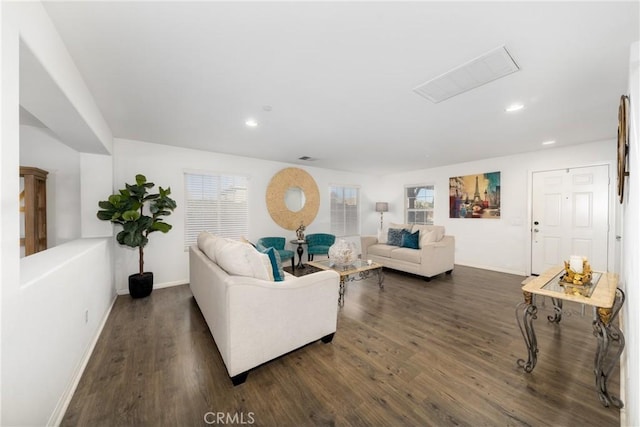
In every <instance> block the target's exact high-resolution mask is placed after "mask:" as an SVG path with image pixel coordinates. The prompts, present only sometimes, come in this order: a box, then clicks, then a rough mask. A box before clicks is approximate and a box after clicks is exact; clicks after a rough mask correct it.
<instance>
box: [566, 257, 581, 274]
mask: <svg viewBox="0 0 640 427" xmlns="http://www.w3.org/2000/svg"><path fill="white" fill-rule="evenodd" d="M582 266H583V259H582V257H581V256H578V255H571V258H569V268H570V269H572V270H573V271H575V272H576V273H580V274H582Z"/></svg>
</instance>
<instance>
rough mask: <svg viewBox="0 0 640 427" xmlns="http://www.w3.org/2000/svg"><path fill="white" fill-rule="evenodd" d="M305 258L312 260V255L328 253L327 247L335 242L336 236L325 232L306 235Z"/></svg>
mask: <svg viewBox="0 0 640 427" xmlns="http://www.w3.org/2000/svg"><path fill="white" fill-rule="evenodd" d="M306 240H307V258H308V260H309V261H313V256H314V255H329V247H331V245H333V244H334V243H335V242H336V236H334V235H333V234H327V233H316V234H309V235H307V239H306Z"/></svg>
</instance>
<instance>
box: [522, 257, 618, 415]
mask: <svg viewBox="0 0 640 427" xmlns="http://www.w3.org/2000/svg"><path fill="white" fill-rule="evenodd" d="M563 274H564V268H563V267H562V266H557V267H552V268H550V269H549V270H547V271H545V272H544V273H542V274H541V275H540V276H538V277H535V278H534V279H532V280H531V281H529V282H528V283H526V284H525V285H524V286H523V287H522V292H523V294H524V302H522V303H520V304H518V306H517V307H516V320H517V321H518V326H519V327H520V332H522V337H523V338H524V342H525V344H526V346H527V351H528V358H527V360H526V361H525V360H524V359H518V361H517V363H518V366H519V367H521V368H523V369H524V370H525V372H532V371H533V368H535V366H536V362H537V359H538V343H537V340H536V333H535V330H534V329H533V320H534V319H536V318H537V313H538V308H537V307H536V295H542V296H547V297H550V298H551V301H552V302H553V308H554V313H553V315H551V316H547V320H548V321H549V322H554V323H559V322H560V321H561V320H562V302H563V301H573V302H578V303H581V304H586V305H590V306H592V307H593V334H594V335H595V336H596V338H597V340H598V346H597V349H596V355H595V360H594V365H595V366H594V374H595V380H596V389H597V392H598V397H599V398H600V402H602V404H603V405H604V406H607V407H608V406H609V405H613V406H615V407H616V408H622V407H623V402H622V401H621V400H620V399H619V398H617V397H615V396H613V395H611V394H610V393H609V391H608V390H607V379H608V377H609V375H610V374H611V371H612V370H613V368H614V367H615V365H616V363H617V362H618V359H619V358H620V355H621V354H622V350H623V349H624V335H623V334H622V331H620V328H618V326H617V325H616V318H617V316H618V313H619V311H620V308H621V307H622V305H623V304H624V299H625V295H624V292H622V290H621V289H618V276H617V275H615V274H613V273H599V272H594V274H593V279H592V283H591V284H590V285H585V286H580V287H578V286H572V285H569V284H567V285H565V284H560V278H561V277H562V275H563ZM612 344H614V346H613V347H614V348H615V347H617V348H616V349H615V353H613V349H612Z"/></svg>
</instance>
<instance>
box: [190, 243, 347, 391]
mask: <svg viewBox="0 0 640 427" xmlns="http://www.w3.org/2000/svg"><path fill="white" fill-rule="evenodd" d="M253 252H255V253H258V251H257V250H256V249H255V248H253V247H252V246H251V245H250V244H248V243H243V242H238V241H230V240H229V239H224V238H221V237H215V236H213V235H211V234H209V233H203V234H201V235H200V236H199V237H198V244H197V245H194V246H191V247H190V249H189V279H190V282H189V286H190V288H191V292H192V293H193V296H194V298H195V300H196V302H197V304H198V307H199V308H200V311H201V312H202V315H203V316H204V318H205V320H206V322H207V325H208V326H209V330H210V331H211V334H212V335H213V339H214V341H215V343H216V346H217V347H218V350H219V351H220V355H221V356H222V359H223V360H224V364H225V366H226V368H227V372H228V373H229V376H230V377H231V380H232V382H233V384H234V385H238V384H241V383H243V382H244V381H245V380H246V378H247V375H248V371H249V370H250V369H252V368H255V367H256V366H259V365H261V364H263V363H265V362H268V361H270V360H272V359H275V358H277V357H279V356H281V355H283V354H285V353H288V352H290V351H292V350H295V349H297V348H299V347H302V346H304V345H306V344H309V343H311V342H313V341H316V340H319V339H322V341H323V342H325V343H328V342H331V340H332V339H333V335H334V333H335V332H336V326H337V317H338V292H339V275H338V273H336V272H334V271H322V272H317V273H313V274H309V275H306V276H302V277H294V276H292V275H290V274H288V273H284V280H283V281H279V282H276V281H271V280H265V279H263V278H256V277H253V276H256V275H258V276H259V275H260V274H261V272H260V271H258V270H260V269H261V268H262V267H261V266H260V265H258V264H259V263H260V262H262V261H264V259H263V258H262V257H260V256H258V257H257V258H256V257H255V256H254V253H253ZM260 255H262V254H260ZM256 259H258V260H259V261H258V264H256V263H255V262H254V261H255V260H256ZM217 261H219V262H220V264H221V265H224V266H225V267H226V268H228V269H229V270H236V269H240V271H239V272H240V273H241V274H249V275H244V276H243V275H238V274H233V273H232V274H229V273H228V272H227V271H225V270H224V269H223V268H222V267H221V265H218V262H217ZM267 265H268V264H267Z"/></svg>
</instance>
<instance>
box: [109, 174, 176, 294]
mask: <svg viewBox="0 0 640 427" xmlns="http://www.w3.org/2000/svg"><path fill="white" fill-rule="evenodd" d="M154 185H155V184H154V183H153V182H147V178H146V177H145V176H144V175H136V183H135V184H133V185H131V184H126V183H125V188H124V189H122V190H119V192H118V193H117V194H112V195H111V196H109V199H108V200H103V201H101V202H98V206H99V207H100V208H101V209H100V210H99V211H98V214H97V215H98V218H99V219H101V220H104V221H111V222H112V223H114V224H117V225H121V226H122V230H121V231H120V232H119V233H118V234H117V235H116V240H117V241H118V243H120V244H121V245H126V246H129V247H132V248H138V261H139V267H140V271H139V273H137V274H132V275H130V276H129V294H130V295H131V297H133V298H144V297H146V296H149V295H150V294H151V291H152V290H153V273H152V272H145V271H144V247H145V246H146V245H147V243H148V242H149V234H151V233H153V232H156V231H161V232H163V233H166V232H168V231H169V230H171V225H170V224H168V223H166V222H164V221H163V218H162V217H165V216H168V215H171V212H172V211H173V210H174V209H175V208H176V202H175V201H174V200H173V199H172V198H171V197H169V195H170V194H171V188H167V189H166V190H165V189H163V188H162V187H159V192H158V193H150V192H149V190H150V189H151V188H153V187H154Z"/></svg>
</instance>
